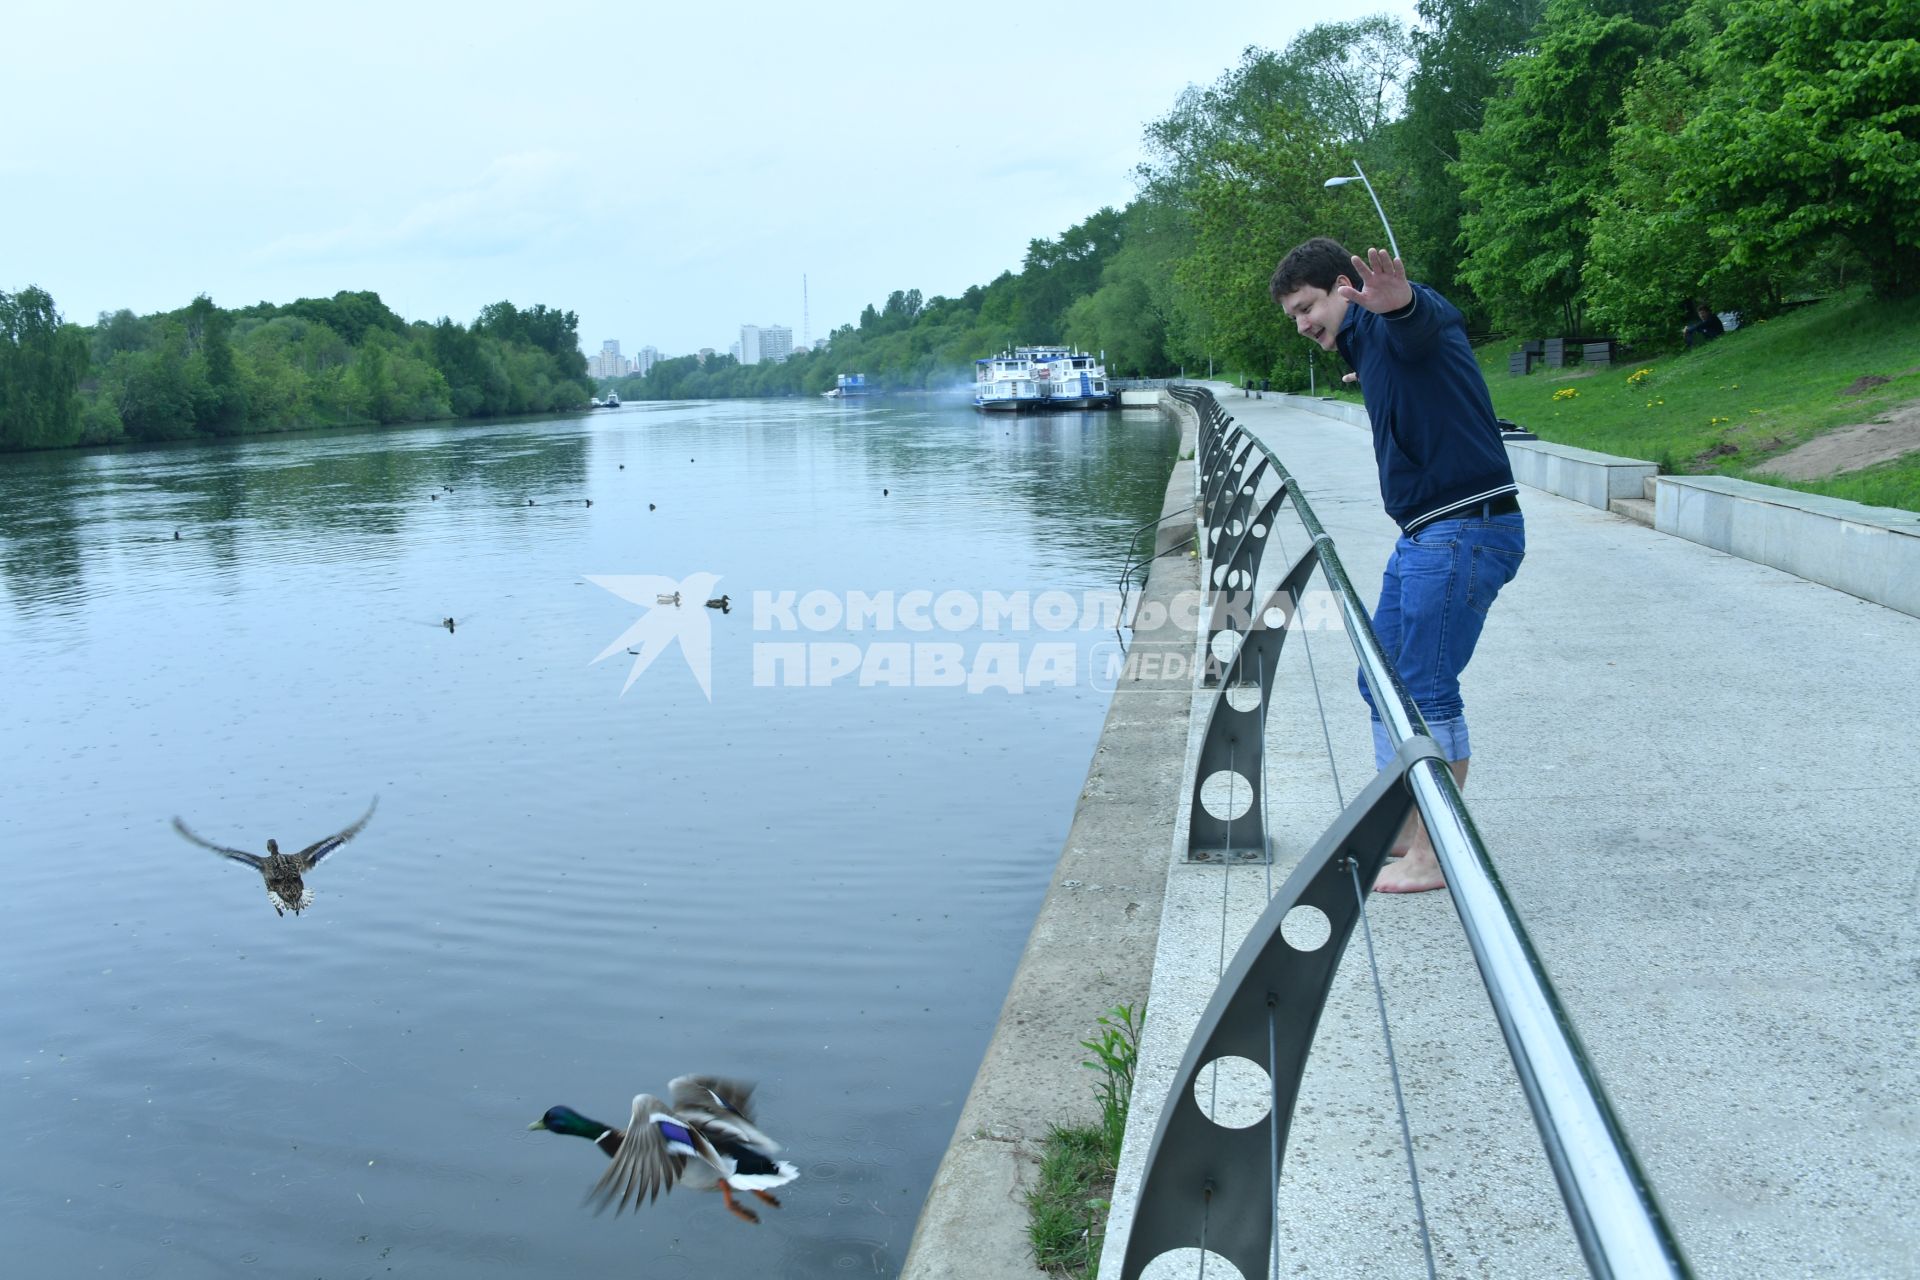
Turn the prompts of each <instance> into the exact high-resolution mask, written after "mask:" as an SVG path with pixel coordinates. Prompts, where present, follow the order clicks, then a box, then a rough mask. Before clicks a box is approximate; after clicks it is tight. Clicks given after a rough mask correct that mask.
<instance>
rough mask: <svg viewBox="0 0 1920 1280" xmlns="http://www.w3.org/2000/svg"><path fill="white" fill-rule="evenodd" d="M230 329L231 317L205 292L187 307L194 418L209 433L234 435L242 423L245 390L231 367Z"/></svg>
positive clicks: (243, 421) (245, 416) (231, 326)
mask: <svg viewBox="0 0 1920 1280" xmlns="http://www.w3.org/2000/svg"><path fill="white" fill-rule="evenodd" d="M232 332H233V317H232V316H230V315H228V314H227V313H226V312H224V311H222V310H221V309H220V308H218V307H216V306H214V305H213V300H212V299H211V298H209V297H207V295H206V294H204V293H203V294H201V295H200V296H199V297H197V298H195V299H194V300H193V302H192V303H191V304H190V305H189V306H188V307H187V311H186V330H185V336H186V351H187V359H188V360H189V361H193V362H195V368H194V369H193V371H192V374H191V375H190V377H189V385H190V386H192V387H193V389H194V393H195V394H194V406H193V417H194V422H195V423H196V424H197V425H198V426H199V428H200V429H201V430H202V431H206V432H209V433H211V434H213V435H221V436H224V435H234V434H237V433H238V432H240V431H241V430H243V429H244V428H245V427H246V421H247V393H246V388H245V387H244V386H242V385H241V382H240V376H239V373H238V372H237V370H236V369H235V367H234V361H233V343H232V340H231V337H230V335H231V334H232Z"/></svg>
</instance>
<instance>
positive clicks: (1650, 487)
mask: <svg viewBox="0 0 1920 1280" xmlns="http://www.w3.org/2000/svg"><path fill="white" fill-rule="evenodd" d="M1659 483H1660V477H1658V476H1648V477H1647V478H1646V479H1644V480H1642V481H1641V482H1640V496H1641V497H1643V498H1645V499H1646V500H1647V501H1648V502H1652V501H1653V491H1654V489H1655V488H1656V487H1657V486H1658V485H1659Z"/></svg>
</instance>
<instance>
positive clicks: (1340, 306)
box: [1280, 276, 1347, 351]
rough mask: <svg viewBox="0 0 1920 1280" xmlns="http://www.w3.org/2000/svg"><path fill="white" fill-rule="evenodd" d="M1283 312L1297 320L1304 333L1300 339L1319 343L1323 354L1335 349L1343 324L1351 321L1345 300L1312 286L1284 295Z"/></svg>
mask: <svg viewBox="0 0 1920 1280" xmlns="http://www.w3.org/2000/svg"><path fill="white" fill-rule="evenodd" d="M1345 279H1346V277H1345V276H1341V277H1340V280H1342V281H1344V280H1345ZM1336 283H1337V282H1336ZM1280 309H1281V310H1282V311H1285V312H1286V313H1287V315H1288V316H1290V317H1291V318H1292V319H1293V326H1294V328H1296V329H1298V330H1299V331H1300V336H1301V337H1303V338H1305V339H1307V340H1308V341H1310V342H1317V343H1319V344H1320V349H1321V350H1322V351H1331V350H1333V340H1334V338H1335V337H1337V336H1338V335H1339V333H1340V322H1341V321H1342V320H1345V319H1346V318H1347V300H1346V299H1345V298H1343V297H1341V296H1340V295H1339V294H1337V293H1329V292H1328V291H1327V290H1325V289H1322V288H1320V287H1319V286H1318V285H1311V284H1306V285H1301V286H1300V287H1299V288H1298V289H1295V290H1294V291H1293V292H1292V293H1288V294H1282V295H1281V297H1280Z"/></svg>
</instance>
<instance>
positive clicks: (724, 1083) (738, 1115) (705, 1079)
mask: <svg viewBox="0 0 1920 1280" xmlns="http://www.w3.org/2000/svg"><path fill="white" fill-rule="evenodd" d="M667 1089H668V1092H669V1093H670V1094H671V1095H672V1098H673V1109H674V1110H675V1111H676V1112H678V1113H679V1114H680V1115H683V1116H685V1117H687V1118H688V1119H689V1120H692V1121H693V1122H694V1123H696V1124H698V1125H700V1126H701V1127H702V1128H704V1129H711V1130H714V1131H715V1132H719V1133H724V1134H727V1135H728V1136H730V1137H733V1138H737V1139H738V1140H740V1141H741V1142H744V1143H746V1144H747V1145H748V1146H752V1147H757V1148H759V1149H760V1150H761V1151H765V1152H772V1151H778V1150H779V1149H780V1144H779V1143H777V1142H775V1141H774V1140H773V1139H772V1138H769V1137H768V1136H767V1135H766V1134H764V1133H762V1132H760V1130H759V1129H757V1128H755V1127H754V1124H753V1090H754V1086H753V1084H752V1083H751V1082H749V1081H746V1080H728V1079H724V1078H723V1077H720V1076H680V1077H679V1078H677V1079H675V1080H673V1081H671V1082H669V1083H668V1085H667Z"/></svg>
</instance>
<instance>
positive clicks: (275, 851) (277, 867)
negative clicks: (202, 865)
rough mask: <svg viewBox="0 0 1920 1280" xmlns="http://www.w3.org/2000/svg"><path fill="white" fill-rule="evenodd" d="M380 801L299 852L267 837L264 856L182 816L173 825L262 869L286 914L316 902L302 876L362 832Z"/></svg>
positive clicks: (276, 907)
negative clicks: (220, 839) (200, 831)
mask: <svg viewBox="0 0 1920 1280" xmlns="http://www.w3.org/2000/svg"><path fill="white" fill-rule="evenodd" d="M379 805H380V799H379V797H378V796H376V797H374V801H373V803H372V804H370V805H368V806H367V811H366V812H365V813H363V814H361V815H360V820H359V821H358V822H356V823H354V824H353V825H352V826H350V827H348V828H347V829H346V830H344V831H336V832H334V833H333V834H332V835H330V836H328V837H327V838H326V839H324V840H316V841H314V842H313V843H312V844H310V845H308V846H307V847H306V848H304V849H302V850H301V851H300V852H298V853H282V852H280V845H279V842H277V841H274V840H269V841H267V854H266V856H265V857H264V858H263V857H261V856H260V855H259V854H257V853H248V852H247V851H246V850H244V849H229V848H227V847H226V846H225V845H220V844H215V843H213V841H211V840H207V839H203V838H202V837H200V836H197V835H195V834H194V833H193V830H192V829H191V828H189V827H188V826H187V824H186V823H184V822H182V821H181V820H180V819H179V818H175V819H174V820H173V829H174V830H175V831H178V832H179V833H180V834H181V835H183V836H185V837H186V838H187V839H189V840H191V841H193V842H194V843H195V844H197V845H199V846H200V847H201V848H203V849H211V850H213V851H214V852H215V853H217V854H219V855H220V856H221V857H223V858H231V859H233V860H234V861H235V862H244V863H246V864H247V865H248V866H250V867H252V868H253V869H254V870H255V871H258V872H259V873H260V878H261V879H263V880H265V881H266V882H267V901H269V902H271V903H273V913H274V914H275V915H285V914H286V913H287V912H289V911H291V912H293V914H295V915H299V914H300V913H301V912H302V911H304V910H306V909H307V908H308V907H309V906H311V905H313V890H311V889H309V888H307V886H306V884H305V882H304V881H302V880H301V878H300V877H301V876H303V875H305V874H306V873H307V872H309V871H312V870H313V869H314V868H315V867H317V866H319V865H320V862H321V860H322V859H323V858H325V857H326V856H327V855H328V854H330V853H332V852H333V851H334V850H335V849H338V848H339V847H340V846H341V845H343V844H345V843H346V842H347V841H349V840H351V839H353V838H354V837H355V836H357V835H359V834H360V829H361V828H362V827H364V826H366V825H367V819H369V818H371V817H373V811H374V810H375V809H376V808H378V807H379Z"/></svg>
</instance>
